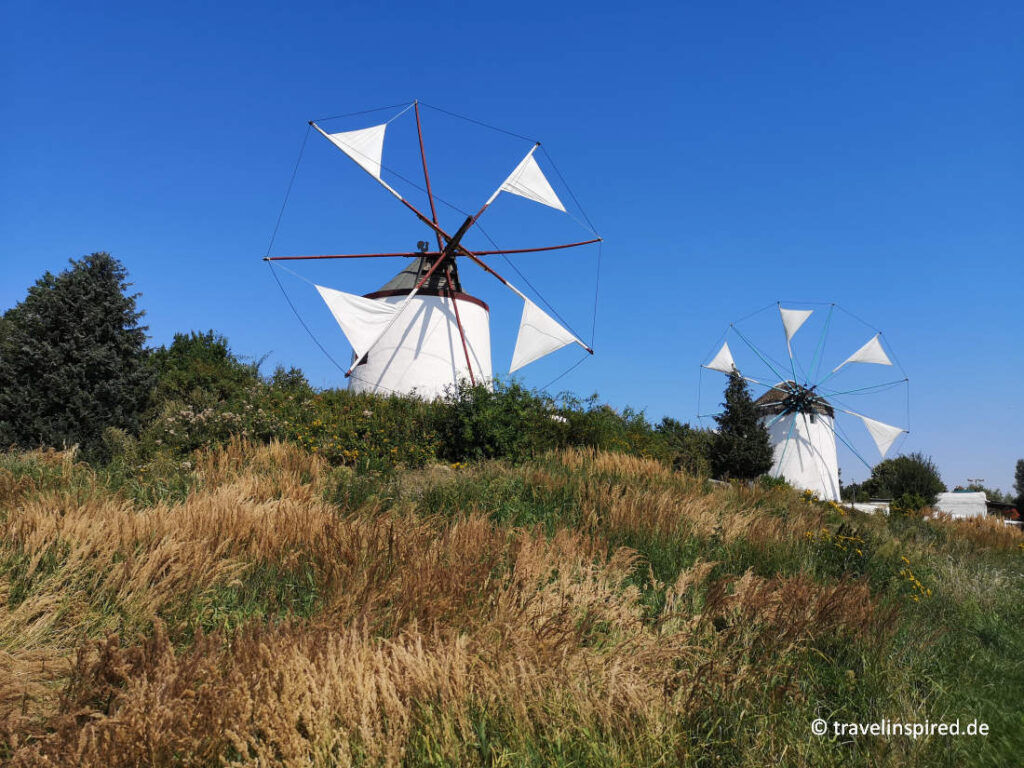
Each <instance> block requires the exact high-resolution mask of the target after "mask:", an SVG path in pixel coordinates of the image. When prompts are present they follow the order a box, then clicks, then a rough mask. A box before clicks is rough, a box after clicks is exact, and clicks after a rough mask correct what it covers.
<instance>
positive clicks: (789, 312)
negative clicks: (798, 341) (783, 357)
mask: <svg viewBox="0 0 1024 768" xmlns="http://www.w3.org/2000/svg"><path fill="white" fill-rule="evenodd" d="M813 312H814V310H813V309H783V308H782V307H779V314H780V315H781V316H782V326H783V327H784V328H785V329H786V343H787V344H788V343H789V342H790V340H791V339H792V338H793V337H794V336H795V335H796V332H797V331H799V330H800V326H801V325H803V324H804V323H806V322H807V318H808V317H810V316H811V314H812V313H813Z"/></svg>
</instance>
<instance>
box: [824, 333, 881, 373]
mask: <svg viewBox="0 0 1024 768" xmlns="http://www.w3.org/2000/svg"><path fill="white" fill-rule="evenodd" d="M878 336H879V334H877V333H876V334H875V335H874V336H872V337H871V340H870V341H868V343H867V344H865V345H864V346H863V347H861V348H860V349H858V350H857V351H856V352H854V353H853V354H852V355H850V356H849V357H848V358H846V359H845V360H844V361H843V362H842V363H840V364H839V365H838V366H837V367H836V368H835V370H834V371H833V373H835V371H838V370H839V369H840V368H842V367H843V366H844V365H846V364H847V363H875V364H876V365H892V360H890V359H889V356H888V355H886V354H885V350H884V349H882V342H880V341H879V340H878Z"/></svg>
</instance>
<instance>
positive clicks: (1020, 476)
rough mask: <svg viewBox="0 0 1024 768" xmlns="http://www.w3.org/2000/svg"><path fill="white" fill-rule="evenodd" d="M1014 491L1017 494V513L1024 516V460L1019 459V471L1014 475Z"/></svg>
mask: <svg viewBox="0 0 1024 768" xmlns="http://www.w3.org/2000/svg"><path fill="white" fill-rule="evenodd" d="M1013 490H1015V491H1016V492H1017V500H1016V501H1015V502H1014V503H1015V504H1016V505H1017V511H1018V512H1020V513H1021V514H1022V515H1024V459H1017V469H1016V471H1015V472H1014V473H1013Z"/></svg>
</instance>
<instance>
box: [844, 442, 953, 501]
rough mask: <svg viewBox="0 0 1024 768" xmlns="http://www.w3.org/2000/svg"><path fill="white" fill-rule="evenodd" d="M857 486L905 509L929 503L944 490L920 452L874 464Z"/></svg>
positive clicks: (933, 463)
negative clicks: (865, 477) (867, 475)
mask: <svg viewBox="0 0 1024 768" xmlns="http://www.w3.org/2000/svg"><path fill="white" fill-rule="evenodd" d="M861 488H862V489H863V490H864V491H866V492H867V493H868V495H870V496H872V497H874V498H887V499H892V500H893V503H894V504H895V505H896V506H900V507H903V508H906V509H919V508H920V507H923V506H930V505H932V504H934V503H935V501H936V499H937V498H938V495H939V494H940V493H942V492H943V491H945V490H946V486H945V484H944V483H943V482H942V478H941V477H940V476H939V470H938V468H937V467H936V466H935V462H933V461H932V460H931V459H930V458H929V457H926V456H924V455H922V454H920V453H911V454H909V455H907V456H897V457H896V458H894V459H886V460H885V461H883V462H881V463H879V464H876V465H875V468H874V469H872V470H871V477H869V478H868V479H867V480H865V481H864V482H863V483H862V484H861Z"/></svg>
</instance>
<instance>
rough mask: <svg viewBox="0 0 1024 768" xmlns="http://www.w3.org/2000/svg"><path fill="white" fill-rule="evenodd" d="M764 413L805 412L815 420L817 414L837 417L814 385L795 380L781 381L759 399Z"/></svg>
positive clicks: (758, 402) (758, 401)
mask: <svg viewBox="0 0 1024 768" xmlns="http://www.w3.org/2000/svg"><path fill="white" fill-rule="evenodd" d="M757 404H758V405H759V406H761V409H762V415H767V414H771V415H773V416H779V415H782V414H787V413H803V414H806V415H807V416H809V417H810V419H811V420H812V421H813V420H814V419H815V418H816V417H817V416H819V415H821V416H829V417H835V411H834V410H833V408H832V406H831V405H829V402H828V400H826V399H825V398H824V397H822V396H821V395H819V394H817V393H816V392H815V391H814V387H806V386H804V385H803V384H798V383H797V382H795V381H780V382H779V383H778V384H776V385H775V388H774V389H769V390H768V391H767V392H766V393H765V394H764V395H762V396H761V397H760V398H758V400H757Z"/></svg>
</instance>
